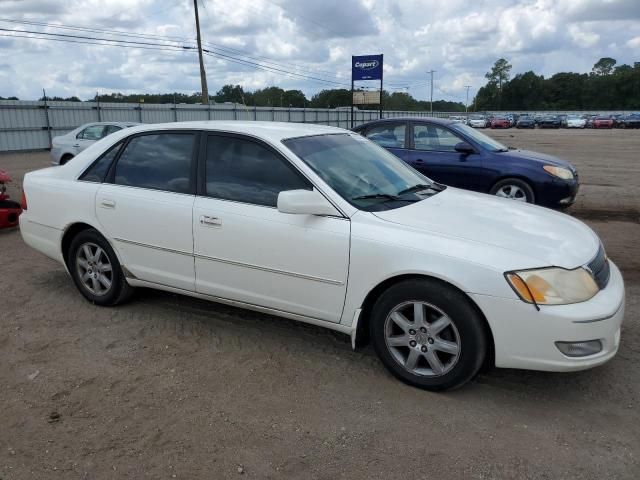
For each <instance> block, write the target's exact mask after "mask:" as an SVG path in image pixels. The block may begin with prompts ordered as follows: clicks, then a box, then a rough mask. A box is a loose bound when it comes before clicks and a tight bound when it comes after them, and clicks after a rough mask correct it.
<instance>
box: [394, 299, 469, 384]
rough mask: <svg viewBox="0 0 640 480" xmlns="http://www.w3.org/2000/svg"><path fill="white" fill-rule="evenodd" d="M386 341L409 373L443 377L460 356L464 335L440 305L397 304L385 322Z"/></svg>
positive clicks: (399, 362) (419, 303)
mask: <svg viewBox="0 0 640 480" xmlns="http://www.w3.org/2000/svg"><path fill="white" fill-rule="evenodd" d="M385 342H386V345H387V348H388V349H389V351H390V352H391V355H392V356H393V358H394V359H395V361H396V362H398V364H399V365H401V366H402V367H403V368H404V369H405V370H406V371H407V372H409V373H412V374H414V375H420V376H429V377H434V376H440V375H444V374H446V373H447V372H449V371H450V370H451V369H452V368H453V367H454V366H455V364H456V362H457V361H458V358H459V357H460V335H459V333H458V329H457V328H456V326H455V324H454V323H453V322H452V321H451V319H450V318H449V317H448V316H447V315H446V314H445V313H444V312H443V311H442V310H440V309H439V308H438V307H436V306H434V305H431V304H430V303H426V302H418V301H416V302H405V303H401V304H400V305H398V306H396V307H395V308H394V309H393V310H392V311H391V313H390V314H389V316H388V317H387V319H386V321H385Z"/></svg>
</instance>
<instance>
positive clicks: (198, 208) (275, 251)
mask: <svg viewBox="0 0 640 480" xmlns="http://www.w3.org/2000/svg"><path fill="white" fill-rule="evenodd" d="M199 176H200V179H201V180H200V184H199V195H198V197H197V198H196V201H195V205H194V214H193V231H194V254H195V264H196V290H197V291H198V292H200V293H203V294H207V295H212V296H215V297H221V298H224V299H229V300H235V301H239V302H243V303H247V304H252V305H258V306H261V307H267V308H270V309H275V310H279V311H282V312H288V313H293V314H297V315H303V316H306V317H312V318H316V319H320V320H325V321H330V322H339V321H340V317H341V315H342V309H343V306H344V298H345V293H346V286H347V273H348V267H349V236H350V222H349V220H348V219H347V218H342V217H332V216H316V215H293V214H286V213H281V212H279V211H278V209H277V208H276V204H277V197H278V194H279V192H281V191H286V190H296V189H312V188H313V186H312V184H311V183H310V182H309V180H307V179H306V178H305V177H304V176H303V175H302V174H301V173H300V172H299V171H298V170H297V169H296V168H295V167H294V166H293V165H292V164H291V163H290V162H289V161H288V160H287V159H286V158H284V157H283V156H282V155H281V154H279V153H278V152H277V151H276V150H274V149H273V148H272V147H270V146H269V145H267V144H265V143H262V142H261V141H259V140H256V139H252V138H250V137H247V136H243V135H234V134H217V133H216V134H209V135H207V137H206V139H203V144H202V156H201V160H200V164H199Z"/></svg>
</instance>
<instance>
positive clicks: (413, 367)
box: [370, 278, 487, 391]
mask: <svg viewBox="0 0 640 480" xmlns="http://www.w3.org/2000/svg"><path fill="white" fill-rule="evenodd" d="M370 334H371V339H372V343H373V346H374V348H375V351H376V353H377V354H378V357H379V358H380V360H381V361H382V363H383V364H384V365H385V367H387V369H388V370H389V371H390V372H391V373H392V374H393V375H395V376H396V377H398V378H399V379H401V380H402V381H404V382H406V383H408V384H410V385H414V386H416V387H420V388H424V389H426V390H434V391H437V390H446V389H451V388H455V387H459V386H461V385H463V384H464V383H466V382H468V381H469V380H471V379H472V378H473V377H474V376H475V375H476V374H477V373H478V371H479V370H480V367H481V366H482V364H483V362H484V359H485V357H486V352H487V336H486V333H485V330H484V326H483V319H482V318H481V316H480V314H479V313H478V311H477V310H476V309H475V308H474V306H473V305H472V304H471V302H470V301H469V299H468V298H467V296H466V295H465V294H464V293H462V292H460V291H458V290H456V289H454V288H453V287H450V286H448V285H447V284H445V283H443V282H441V281H439V280H435V279H430V278H423V279H411V280H405V281H402V282H399V283H397V284H395V285H393V286H391V287H390V288H389V289H388V290H386V291H385V292H384V293H383V294H382V295H381V296H380V298H379V299H378V300H377V301H376V303H375V305H374V306H373V310H372V312H371V320H370Z"/></svg>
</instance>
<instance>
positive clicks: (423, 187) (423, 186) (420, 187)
mask: <svg viewBox="0 0 640 480" xmlns="http://www.w3.org/2000/svg"><path fill="white" fill-rule="evenodd" d="M430 188H431V185H427V184H426V183H418V184H416V185H414V186H413V187H409V188H405V189H404V190H400V191H399V192H398V195H404V194H405V193H411V192H417V191H420V190H429V189H430Z"/></svg>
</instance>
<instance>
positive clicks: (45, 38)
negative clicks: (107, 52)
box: [0, 32, 195, 52]
mask: <svg viewBox="0 0 640 480" xmlns="http://www.w3.org/2000/svg"><path fill="white" fill-rule="evenodd" d="M0 37H16V38H30V39H32V40H48V41H52V42H66V43H79V44H84V45H101V46H103V47H123V48H136V49H142V50H160V51H165V52H183V51H187V50H192V49H193V50H195V47H179V48H178V47H176V48H166V47H145V46H136V45H123V44H118V43H98V42H92V41H87V40H70V39H66V38H50V37H36V36H33V35H17V34H12V33H1V32H0Z"/></svg>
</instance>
